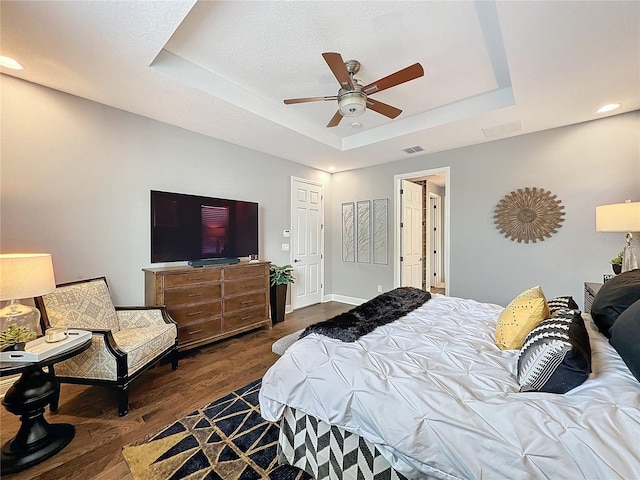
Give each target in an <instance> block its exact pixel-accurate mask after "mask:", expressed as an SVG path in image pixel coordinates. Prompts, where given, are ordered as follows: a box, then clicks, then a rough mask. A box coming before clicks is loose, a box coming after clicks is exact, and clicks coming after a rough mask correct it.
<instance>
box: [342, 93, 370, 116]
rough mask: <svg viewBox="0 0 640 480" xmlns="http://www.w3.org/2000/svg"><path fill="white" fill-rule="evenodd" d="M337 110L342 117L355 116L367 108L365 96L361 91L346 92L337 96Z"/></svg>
mask: <svg viewBox="0 0 640 480" xmlns="http://www.w3.org/2000/svg"><path fill="white" fill-rule="evenodd" d="M338 110H340V113H341V114H342V116H343V117H357V116H358V115H362V114H363V113H364V112H365V111H366V110H367V96H366V95H365V94H364V93H362V92H347V93H345V94H343V95H340V96H339V97H338Z"/></svg>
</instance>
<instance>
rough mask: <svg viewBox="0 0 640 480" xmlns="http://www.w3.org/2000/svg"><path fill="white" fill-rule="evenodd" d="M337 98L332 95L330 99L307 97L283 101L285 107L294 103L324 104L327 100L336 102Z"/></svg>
mask: <svg viewBox="0 0 640 480" xmlns="http://www.w3.org/2000/svg"><path fill="white" fill-rule="evenodd" d="M337 99H338V97H337V96H336V95H333V96H331V97H307V98H288V99H286V100H285V101H284V103H285V104H287V105H292V104H294V103H308V102H326V101H328V100H337Z"/></svg>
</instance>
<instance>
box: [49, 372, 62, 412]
mask: <svg viewBox="0 0 640 480" xmlns="http://www.w3.org/2000/svg"><path fill="white" fill-rule="evenodd" d="M49 377H50V381H51V383H52V385H53V388H54V394H53V395H52V396H51V401H50V402H49V411H51V413H56V412H57V411H58V405H60V382H59V381H58V379H57V377H56V371H55V370H54V369H53V366H51V367H49Z"/></svg>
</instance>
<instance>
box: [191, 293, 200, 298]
mask: <svg viewBox="0 0 640 480" xmlns="http://www.w3.org/2000/svg"><path fill="white" fill-rule="evenodd" d="M202 295H204V293H190V294H189V297H201V296H202Z"/></svg>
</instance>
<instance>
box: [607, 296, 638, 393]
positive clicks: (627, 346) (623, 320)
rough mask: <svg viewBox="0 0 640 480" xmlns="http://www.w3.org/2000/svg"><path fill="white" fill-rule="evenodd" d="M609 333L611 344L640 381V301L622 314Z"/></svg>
mask: <svg viewBox="0 0 640 480" xmlns="http://www.w3.org/2000/svg"><path fill="white" fill-rule="evenodd" d="M609 333H610V334H611V339H610V340H609V343H611V345H613V348H615V349H616V351H617V352H618V353H619V354H620V356H621V357H622V360H624V363H626V364H627V367H629V370H631V373H633V376H634V377H636V378H637V379H638V381H640V300H638V301H636V302H635V303H634V304H633V305H631V306H630V307H629V308H627V309H626V310H625V311H624V312H622V313H621V314H620V316H619V317H618V319H617V320H616V321H615V323H614V324H613V326H612V327H611V329H610V330H609Z"/></svg>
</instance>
